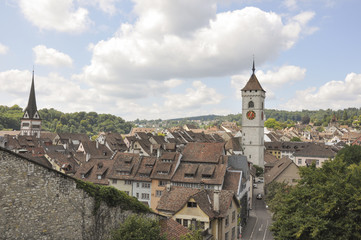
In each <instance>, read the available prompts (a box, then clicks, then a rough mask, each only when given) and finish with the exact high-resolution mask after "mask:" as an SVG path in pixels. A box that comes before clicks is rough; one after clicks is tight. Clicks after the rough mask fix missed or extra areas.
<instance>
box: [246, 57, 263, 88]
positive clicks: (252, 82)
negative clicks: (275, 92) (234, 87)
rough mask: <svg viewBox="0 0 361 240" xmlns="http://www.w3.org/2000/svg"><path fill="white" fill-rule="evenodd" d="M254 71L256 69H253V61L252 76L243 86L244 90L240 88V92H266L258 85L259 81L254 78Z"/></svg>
mask: <svg viewBox="0 0 361 240" xmlns="http://www.w3.org/2000/svg"><path fill="white" fill-rule="evenodd" d="M255 70H256V68H255V67H254V59H253V67H252V75H251V77H250V78H249V80H248V82H247V84H246V86H244V88H242V90H241V91H251V90H259V91H263V92H266V91H265V90H263V88H262V86H261V84H260V83H259V81H258V79H257V77H256V74H254V71H255Z"/></svg>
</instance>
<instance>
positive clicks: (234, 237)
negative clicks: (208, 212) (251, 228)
mask: <svg viewBox="0 0 361 240" xmlns="http://www.w3.org/2000/svg"><path fill="white" fill-rule="evenodd" d="M231 239H232V240H233V239H236V228H235V227H233V228H232V238H231Z"/></svg>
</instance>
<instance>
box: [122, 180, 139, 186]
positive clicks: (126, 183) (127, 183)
mask: <svg viewBox="0 0 361 240" xmlns="http://www.w3.org/2000/svg"><path fill="white" fill-rule="evenodd" d="M131 184H132V181H130V180H125V185H131ZM138 184H139V183H138Z"/></svg>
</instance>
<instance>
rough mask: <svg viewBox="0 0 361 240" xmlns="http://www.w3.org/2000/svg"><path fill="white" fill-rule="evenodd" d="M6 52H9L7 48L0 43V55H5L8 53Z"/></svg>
mask: <svg viewBox="0 0 361 240" xmlns="http://www.w3.org/2000/svg"><path fill="white" fill-rule="evenodd" d="M8 50H9V48H8V47H7V46H5V45H4V44H1V43H0V54H6V53H7V52H8Z"/></svg>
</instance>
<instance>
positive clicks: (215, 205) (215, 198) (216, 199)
mask: <svg viewBox="0 0 361 240" xmlns="http://www.w3.org/2000/svg"><path fill="white" fill-rule="evenodd" d="M219 194H220V191H219V190H214V191H213V210H214V211H215V212H219Z"/></svg>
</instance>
